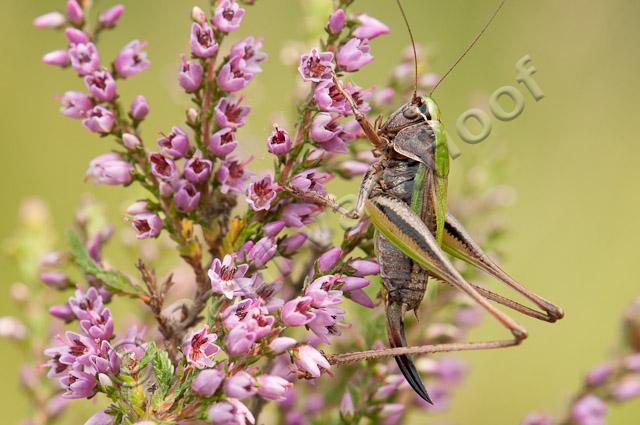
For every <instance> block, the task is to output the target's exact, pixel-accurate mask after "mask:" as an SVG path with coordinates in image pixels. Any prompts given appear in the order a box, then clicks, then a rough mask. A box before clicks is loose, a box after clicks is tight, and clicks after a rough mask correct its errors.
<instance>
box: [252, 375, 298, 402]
mask: <svg viewBox="0 0 640 425" xmlns="http://www.w3.org/2000/svg"><path fill="white" fill-rule="evenodd" d="M257 387H258V394H259V395H260V396H261V397H264V398H266V399H267V400H276V401H282V400H284V399H285V394H286V393H287V391H289V390H290V389H291V388H293V384H292V383H291V382H289V381H287V380H286V379H283V378H281V377H279V376H274V375H262V376H259V377H258V379H257Z"/></svg>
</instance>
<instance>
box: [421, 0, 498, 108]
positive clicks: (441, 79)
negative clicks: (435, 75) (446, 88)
mask: <svg viewBox="0 0 640 425" xmlns="http://www.w3.org/2000/svg"><path fill="white" fill-rule="evenodd" d="M506 2H507V0H502V1H501V2H500V4H499V5H498V7H497V8H496V10H495V11H494V12H493V14H492V15H491V17H490V18H489V20H488V21H487V23H486V24H484V27H482V29H481V30H480V32H479V33H478V35H476V37H475V38H474V39H473V41H472V42H471V43H470V44H469V45H468V46H467V48H466V49H464V52H462V54H461V55H460V56H459V57H458V59H457V60H456V61H455V62H454V64H453V65H451V67H450V68H449V70H448V71H447V72H446V73H445V74H444V75H443V76H442V78H440V80H438V82H437V83H436V85H435V86H433V88H432V89H431V91H430V92H429V96H431V95H432V94H433V92H435V91H436V89H437V88H438V86H439V85H440V83H442V82H443V81H444V79H445V78H447V76H449V74H450V73H451V71H453V70H454V68H455V67H456V66H458V64H459V63H460V62H461V61H462V59H464V57H465V56H467V53H469V51H470V50H471V49H472V48H473V46H475V45H476V43H477V42H478V40H480V37H482V35H483V34H484V32H485V31H486V30H487V28H489V26H490V25H491V23H492V22H493V20H494V19H496V16H498V13H500V10H501V9H502V6H504V4H505V3H506Z"/></svg>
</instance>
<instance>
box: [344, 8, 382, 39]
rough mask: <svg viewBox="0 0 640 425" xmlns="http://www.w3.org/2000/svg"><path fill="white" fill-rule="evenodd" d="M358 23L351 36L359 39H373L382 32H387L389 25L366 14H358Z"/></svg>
mask: <svg viewBox="0 0 640 425" xmlns="http://www.w3.org/2000/svg"><path fill="white" fill-rule="evenodd" d="M358 21H359V22H360V25H358V27H357V28H356V29H355V30H354V31H353V36H354V37H358V38H360V39H368V40H371V39H374V38H376V37H379V36H381V35H383V34H388V33H389V27H388V26H386V25H385V24H383V23H382V22H380V21H379V20H377V19H376V18H372V17H371V16H368V15H364V14H362V15H359V16H358Z"/></svg>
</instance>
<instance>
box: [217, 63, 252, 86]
mask: <svg viewBox="0 0 640 425" xmlns="http://www.w3.org/2000/svg"><path fill="white" fill-rule="evenodd" d="M253 75H254V74H253V73H251V72H249V71H248V70H247V68H246V62H245V61H244V59H242V58H240V57H235V58H233V57H232V58H231V59H230V60H229V62H227V63H225V64H224V65H222V68H220V71H219V72H218V76H217V77H216V80H217V81H218V86H219V87H220V88H221V89H222V90H224V91H226V92H229V93H233V92H237V91H238V90H242V89H243V88H245V87H246V86H247V84H249V82H250V81H251V79H252V78H253Z"/></svg>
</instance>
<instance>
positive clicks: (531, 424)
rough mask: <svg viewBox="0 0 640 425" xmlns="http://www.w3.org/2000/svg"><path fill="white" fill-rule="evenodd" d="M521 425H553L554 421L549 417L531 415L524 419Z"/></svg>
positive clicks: (537, 414) (538, 414)
mask: <svg viewBox="0 0 640 425" xmlns="http://www.w3.org/2000/svg"><path fill="white" fill-rule="evenodd" d="M521 425H553V421H552V420H551V418H550V417H549V416H547V415H543V414H541V413H531V414H529V415H527V417H526V418H524V420H523V421H522V424H521Z"/></svg>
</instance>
